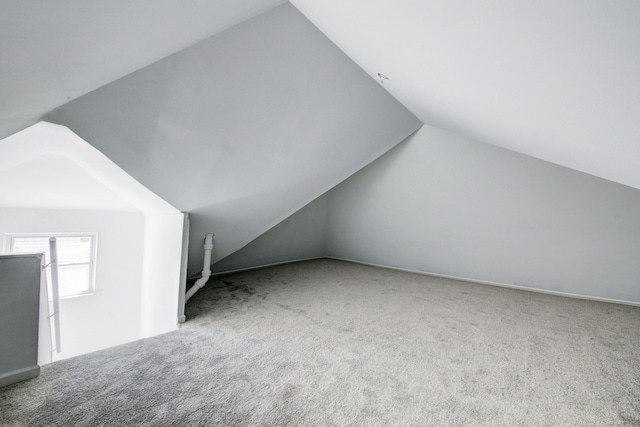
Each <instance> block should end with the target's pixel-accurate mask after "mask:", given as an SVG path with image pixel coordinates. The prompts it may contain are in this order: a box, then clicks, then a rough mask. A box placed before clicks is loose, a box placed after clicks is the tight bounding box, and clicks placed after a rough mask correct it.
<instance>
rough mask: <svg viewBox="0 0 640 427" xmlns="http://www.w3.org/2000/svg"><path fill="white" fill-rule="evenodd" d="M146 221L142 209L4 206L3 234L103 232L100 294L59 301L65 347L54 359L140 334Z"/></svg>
mask: <svg viewBox="0 0 640 427" xmlns="http://www.w3.org/2000/svg"><path fill="white" fill-rule="evenodd" d="M144 224H145V220H144V217H143V215H142V214H141V213H138V212H101V211H87V210H56V209H16V208H4V207H0V235H2V236H4V234H5V233H40V232H41V233H45V232H83V231H86V232H97V233H98V252H97V263H96V291H95V294H92V295H86V296H80V297H75V298H67V299H62V300H61V301H60V321H61V337H62V350H63V351H62V353H60V354H58V355H56V356H55V359H63V358H66V357H71V356H75V355H78V354H83V353H87V352H91V351H95V350H99V349H102V348H106V347H111V346H114V345H118V344H122V343H125V342H128V341H132V340H135V339H138V338H139V329H140V304H141V300H140V297H141V295H140V289H141V288H140V283H141V281H142V263H143V258H142V253H143V241H144ZM176 306H177V305H176ZM176 306H174V312H175V307H176ZM174 318H175V316H174Z"/></svg>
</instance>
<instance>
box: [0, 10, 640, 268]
mask: <svg viewBox="0 0 640 427" xmlns="http://www.w3.org/2000/svg"><path fill="white" fill-rule="evenodd" d="M284 3H287V2H286V1H282V0H243V1H234V0H189V1H177V0H136V1H125V0H109V1H106V0H99V1H92V2H85V1H81V0H56V1H50V0H32V1H20V0H0V64H2V66H1V67H0V138H2V137H5V136H8V135H11V134H13V133H15V132H18V131H20V130H22V129H25V128H26V127H28V126H30V125H31V124H33V123H35V122H37V121H38V120H39V119H41V118H42V117H43V116H45V115H46V114H47V113H49V112H51V111H53V112H52V113H50V114H49V115H48V116H47V117H48V118H49V119H50V120H53V121H56V122H58V123H61V124H64V125H67V126H69V127H70V128H71V129H73V130H75V131H77V132H78V133H79V134H80V135H81V136H82V137H84V138H85V139H86V140H87V141H88V142H89V143H91V144H93V145H94V146H95V147H97V148H99V149H100V150H101V151H102V152H103V153H105V154H106V155H107V156H109V158H111V159H112V160H114V161H115V162H116V163H117V164H118V165H119V166H121V167H123V168H124V169H125V170H127V171H128V172H129V173H131V174H132V175H133V176H134V177H135V178H136V179H138V180H139V181H140V182H142V183H143V184H145V185H146V186H147V187H149V188H151V189H152V190H154V191H155V192H156V193H157V194H160V195H161V196H163V197H165V198H166V199H167V200H168V201H169V202H171V203H172V204H173V205H174V206H176V207H178V208H179V209H182V210H188V211H190V212H191V213H192V216H193V218H194V219H195V224H196V227H195V229H196V231H197V232H198V233H200V232H204V231H210V227H211V224H213V225H216V230H218V229H224V230H228V233H229V235H231V234H236V235H238V236H239V237H237V240H234V241H231V240H229V241H227V242H226V245H225V244H224V240H223V239H225V237H224V234H223V235H221V236H218V235H217V238H220V240H221V241H222V242H223V245H222V246H220V248H221V249H216V250H221V252H219V253H216V254H215V255H216V256H215V258H216V259H219V258H221V257H223V256H224V255H225V254H228V253H230V252H232V251H233V250H235V249H238V248H239V247H241V246H242V244H244V243H246V242H247V241H249V240H250V239H251V238H254V237H256V236H257V235H258V234H259V233H260V232H264V231H265V230H266V229H267V228H268V227H270V226H272V225H273V224H275V223H276V222H278V221H279V220H281V219H283V218H284V217H285V216H286V215H288V214H290V213H292V212H293V211H295V210H296V209H299V208H300V207H302V206H303V205H304V204H305V203H307V202H309V201H310V200H311V199H312V198H314V197H316V196H317V195H318V194H320V193H322V192H323V191H326V190H327V189H328V188H330V186H331V185H335V184H336V183H338V182H339V181H340V180H341V179H344V178H346V177H347V176H349V175H350V174H351V173H353V172H355V171H356V170H357V169H358V168H359V167H362V166H364V165H365V164H366V163H367V162H369V161H371V160H373V159H374V158H375V157H377V156H379V155H380V154H382V153H383V152H384V151H385V150H387V149H389V148H391V147H392V146H393V145H395V144H397V143H398V142H399V141H400V140H401V139H402V138H404V137H405V136H406V135H407V134H408V133H410V132H412V131H413V130H415V129H416V128H417V126H419V125H420V121H421V122H423V123H426V124H430V125H433V126H436V127H440V128H443V129H447V130H450V131H452V132H455V133H458V134H460V135H463V136H466V137H469V138H473V139H476V140H480V141H483V142H487V143H490V144H494V145H497V146H501V147H504V148H507V149H511V150H514V151H517V152H521V153H524V154H528V155H530V156H533V157H537V158H540V159H543V160H546V161H549V162H552V163H556V164H559V165H562V166H566V167H569V168H572V169H576V170H579V171H582V172H586V173H589V174H592V175H595V176H599V177H602V178H606V179H609V180H612V181H615V182H618V183H622V184H625V185H628V186H632V187H635V188H640V168H639V167H637V163H638V159H640V120H638V117H640V79H638V77H637V76H639V75H640V25H638V24H637V23H638V22H640V2H637V1H636V0H607V1H605V0H562V1H555V0H553V1H552V0H543V1H537V0H523V1H517V2H510V1H502V2H478V1H474V0H446V1H445V0H438V1H434V0H431V1H429V0H425V1H418V0H397V1H395V2H392V3H390V2H382V1H380V0H366V1H365V0H350V1H347V2H340V1H321V0H291V4H288V5H283V4H284ZM279 5H282V6H281V7H279V8H277V6H279ZM278 9H279V10H280V11H279V12H278V11H277V10H278ZM296 9H297V11H296ZM298 11H299V12H301V13H302V14H300V13H299V12H298ZM265 12H266V13H265ZM302 15H304V16H306V18H308V20H309V21H310V22H309V21H307V20H304V19H301V18H302ZM250 18H253V19H250ZM239 23H241V24H240V25H236V24H239ZM314 25H315V27H317V29H319V30H320V32H322V33H324V36H326V37H328V38H329V40H331V41H332V42H333V43H335V44H336V45H337V46H338V47H339V48H340V49H341V50H342V51H343V52H344V53H346V56H345V55H343V54H342V53H340V52H339V50H338V49H336V48H335V46H333V45H332V44H331V43H329V41H328V40H326V38H325V37H324V36H323V35H322V34H320V32H318V31H317V29H316V28H314V27H313V26H314ZM203 40H204V41H203ZM201 41H203V42H201ZM198 42H200V43H198ZM351 60H352V61H353V62H355V64H357V65H359V67H361V69H359V68H358V67H357V66H356V65H354V64H353V63H352V62H351ZM362 70H364V72H362ZM377 73H383V74H385V75H386V76H388V80H384V81H383V82H381V83H376V82H375V81H374V80H373V79H375V78H376V76H377ZM367 74H368V76H367ZM385 91H386V92H385ZM387 92H388V93H387ZM389 94H391V95H392V96H393V97H394V98H395V99H396V100H398V101H400V104H401V105H400V104H398V103H397V102H396V101H394V100H393V99H392V97H390V96H389ZM192 100H195V102H192ZM403 106H404V107H406V109H405V108H404V107H403ZM407 109H408V110H407ZM414 115H415V117H414ZM416 117H417V119H416ZM418 119H419V120H418ZM210 166H213V167H210ZM177 176H179V179H174V177H177ZM185 182H187V183H188V185H185ZM259 211H260V212H262V214H261V215H260V216H261V218H262V220H261V221H260V223H259V224H254V223H253V221H254V220H255V217H256V212H259ZM199 224H201V225H199ZM246 224H251V226H253V227H254V228H255V229H251V230H250V229H248V228H247V227H246Z"/></svg>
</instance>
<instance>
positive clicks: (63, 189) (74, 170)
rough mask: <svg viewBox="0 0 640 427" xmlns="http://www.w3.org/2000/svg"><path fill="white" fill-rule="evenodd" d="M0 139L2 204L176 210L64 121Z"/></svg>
mask: <svg viewBox="0 0 640 427" xmlns="http://www.w3.org/2000/svg"><path fill="white" fill-rule="evenodd" d="M0 142H1V143H0V207H11V208H39V209H81V210H102V211H136V212H143V213H145V214H168V213H169V214H173V213H177V212H179V211H178V210H176V209H175V208H174V207H173V206H171V205H170V204H168V203H167V202H165V201H164V200H162V199H161V198H160V197H158V196H157V195H155V194H154V193H152V192H151V191H149V190H148V189H146V188H145V187H143V186H142V185H141V184H140V183H139V182H137V181H136V180H135V179H133V178H132V177H131V176H129V175H127V174H126V173H125V172H124V171H122V169H120V168H119V167H118V166H116V165H115V164H114V163H113V162H112V161H111V160H109V159H108V158H107V157H106V156H105V155H104V154H102V153H100V152H99V151H98V150H96V149H95V148H93V147H92V146H91V145H89V144H88V143H87V142H85V141H84V140H82V139H81V138H80V137H79V136H78V135H76V134H75V133H73V132H71V131H70V130H69V129H68V128H66V127H64V126H58V125H55V124H53V123H46V122H41V123H37V124H35V125H33V126H30V127H28V128H27V129H24V130H22V131H20V132H17V133H15V134H13V135H11V136H9V137H7V138H5V139H3V140H2V141H0Z"/></svg>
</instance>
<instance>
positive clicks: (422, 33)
mask: <svg viewBox="0 0 640 427" xmlns="http://www.w3.org/2000/svg"><path fill="white" fill-rule="evenodd" d="M291 2H292V3H293V4H294V5H295V6H296V7H297V8H298V9H299V10H300V11H301V12H303V13H304V14H305V16H307V18H309V19H310V20H311V21H312V22H313V23H314V24H315V25H316V26H317V27H318V28H319V29H320V30H321V31H322V32H323V33H324V34H325V35H327V36H328V37H329V38H330V39H331V40H332V41H333V42H334V43H336V44H337V45H338V46H339V47H340V48H341V49H342V50H343V51H344V52H346V53H347V54H348V55H349V56H350V57H351V58H352V59H353V60H354V61H355V62H356V63H358V64H359V65H360V66H361V67H362V68H363V69H364V70H366V71H367V72H368V73H369V74H370V75H372V76H374V75H376V73H378V72H382V73H384V74H385V75H387V76H388V77H389V80H388V81H387V82H385V84H384V87H385V88H386V89H387V90H388V91H389V92H390V93H392V94H393V95H394V96H395V97H396V98H397V99H398V100H400V101H401V102H402V103H403V104H404V105H405V106H406V107H407V108H409V109H410V110H411V111H412V112H413V113H414V114H415V115H416V116H418V117H419V118H420V119H421V120H422V121H423V122H424V123H427V124H431V125H434V126H437V127H441V128H444V129H448V130H450V131H453V132H456V133H459V134H461V135H464V136H467V137H470V138H473V139H477V140H480V141H484V142H488V143H491V144H494V145H498V146H501V147H504V148H508V149H511V150H514V151H518V152H521V153H524V154H528V155H531V156H534V157H538V158H540V159H543V160H547V161H550V162H553V163H557V164H559V165H563V166H567V167H570V168H573V169H576V170H579V171H582V172H586V173H589V174H592V175H596V176H599V177H602V178H606V179H609V180H612V181H616V182H619V183H622V184H626V185H629V186H633V187H636V188H640V167H638V161H639V160H640V119H639V118H640V78H638V76H640V25H639V24H638V23H639V22H640V2H638V1H635V0H606V1H605V0H562V1H556V0H542V1H540V0H525V1H500V2H483V1H475V0H450V1H449V0H447V1H440V0H438V1H435V0H432V1H416V0H397V1H393V2H389V1H381V0H351V1H342V2H340V1H322V0H292V1H291Z"/></svg>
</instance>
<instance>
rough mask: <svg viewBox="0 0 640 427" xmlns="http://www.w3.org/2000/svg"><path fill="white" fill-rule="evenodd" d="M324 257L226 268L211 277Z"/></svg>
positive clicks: (317, 257)
mask: <svg viewBox="0 0 640 427" xmlns="http://www.w3.org/2000/svg"><path fill="white" fill-rule="evenodd" d="M323 258H326V257H325V256H316V257H311V258H300V259H294V260H289V261H281V262H274V263H272V264H264V265H256V266H254V267H245V268H238V269H236V270H225V271H221V272H216V273H212V274H211V277H217V276H224V275H225V274H232V273H242V272H244V271H252V270H260V269H262V268H268V267H276V266H278V265H286V264H293V263H296V262H302V261H312V260H314V259H323Z"/></svg>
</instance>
